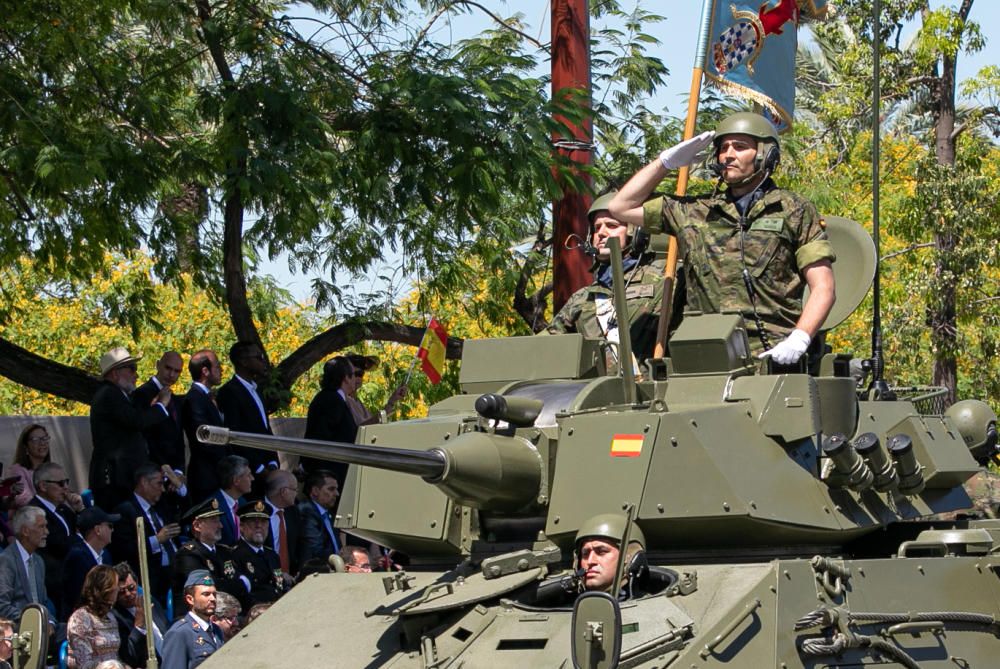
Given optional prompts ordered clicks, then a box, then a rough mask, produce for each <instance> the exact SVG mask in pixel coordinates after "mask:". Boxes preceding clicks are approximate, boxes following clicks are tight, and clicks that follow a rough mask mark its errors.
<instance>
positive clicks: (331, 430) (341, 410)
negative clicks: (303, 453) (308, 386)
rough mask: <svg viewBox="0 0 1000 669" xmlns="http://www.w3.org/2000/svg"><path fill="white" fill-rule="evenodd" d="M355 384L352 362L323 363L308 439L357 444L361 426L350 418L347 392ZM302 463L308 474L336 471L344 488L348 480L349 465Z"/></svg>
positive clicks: (311, 460)
mask: <svg viewBox="0 0 1000 669" xmlns="http://www.w3.org/2000/svg"><path fill="white" fill-rule="evenodd" d="M353 385H354V365H352V364H351V361H350V360H348V359H347V358H345V357H343V356H337V357H336V358H333V359H331V360H327V361H326V363H324V364H323V377H322V378H321V379H320V382H319V387H320V391H319V392H318V393H316V396H315V397H314V398H313V400H312V402H310V403H309V413H308V416H307V417H306V433H305V437H306V439H319V440H322V441H340V442H346V443H350V444H353V443H354V438H355V437H356V436H357V434H358V425H357V423H355V422H354V416H353V415H351V409H350V407H349V406H348V405H347V393H348V390H349V388H351V387H353ZM299 462H300V463H301V464H302V468H303V469H305V471H306V472H307V473H309V472H312V471H316V470H320V469H322V470H325V471H329V472H333V475H334V476H335V477H336V479H337V484H338V485H339V486H340V487H343V485H344V479H346V478H347V465H345V464H342V463H339V462H326V461H324V460H317V459H314V458H302V459H300V460H299Z"/></svg>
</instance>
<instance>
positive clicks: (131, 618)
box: [111, 562, 170, 667]
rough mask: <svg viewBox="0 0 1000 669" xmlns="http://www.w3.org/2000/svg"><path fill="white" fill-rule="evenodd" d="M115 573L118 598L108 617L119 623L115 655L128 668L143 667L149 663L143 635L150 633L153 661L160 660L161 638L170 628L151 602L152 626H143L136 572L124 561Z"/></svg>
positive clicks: (164, 617) (117, 565)
mask: <svg viewBox="0 0 1000 669" xmlns="http://www.w3.org/2000/svg"><path fill="white" fill-rule="evenodd" d="M115 572H116V573H117V574H118V599H117V600H115V606H114V608H112V609H111V615H113V616H114V618H115V622H116V623H118V638H119V639H120V640H121V645H120V646H119V648H118V656H119V657H120V658H121V659H122V661H124V662H125V663H126V664H127V665H129V666H130V667H145V666H146V663H147V661H148V660H149V652H148V650H147V645H146V635H147V634H149V633H150V631H152V633H153V648H154V651H155V653H156V659H157V660H158V661H162V655H163V635H164V634H166V633H167V630H168V629H170V623H169V621H167V616H166V614H164V612H163V609H162V608H160V605H159V603H158V602H157V601H156V600H155V599H154V600H153V624H152V625H148V624H146V617H145V614H144V613H143V611H142V601H141V600H140V599H139V588H138V584H137V583H136V579H135V573H134V572H133V571H132V568H131V567H129V566H128V563H126V562H119V563H118V564H116V565H115Z"/></svg>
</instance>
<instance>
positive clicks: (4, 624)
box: [0, 618, 14, 669]
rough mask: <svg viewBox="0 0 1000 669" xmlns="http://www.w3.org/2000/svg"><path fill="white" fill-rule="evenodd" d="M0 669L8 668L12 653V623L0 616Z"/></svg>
mask: <svg viewBox="0 0 1000 669" xmlns="http://www.w3.org/2000/svg"><path fill="white" fill-rule="evenodd" d="M0 635H2V636H0V669H10V661H11V657H13V655H14V645H13V644H12V643H11V641H12V638H13V636H14V623H13V622H11V621H10V620H6V619H4V618H0Z"/></svg>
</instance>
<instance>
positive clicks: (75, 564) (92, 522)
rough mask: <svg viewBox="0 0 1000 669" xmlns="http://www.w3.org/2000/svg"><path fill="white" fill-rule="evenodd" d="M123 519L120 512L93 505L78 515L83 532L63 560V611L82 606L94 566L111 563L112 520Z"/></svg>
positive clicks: (78, 524)
mask: <svg viewBox="0 0 1000 669" xmlns="http://www.w3.org/2000/svg"><path fill="white" fill-rule="evenodd" d="M120 519H121V516H119V515H118V514H112V515H108V514H106V513H104V511H102V510H101V509H100V508H98V507H96V506H92V507H90V508H89V509H84V510H83V511H81V512H80V515H79V516H77V519H76V528H77V530H78V531H79V532H80V534H82V535H83V541H77V542H76V543H75V545H74V546H73V547H72V548H70V549H69V553H67V554H66V560H65V561H64V562H63V593H62V594H63V611H73V610H74V609H76V608H77V607H78V606H80V594H81V593H82V591H83V582H84V580H85V579H86V577H87V574H88V573H89V572H90V570H91V569H93V568H94V567H96V566H97V565H99V564H106V565H110V564H111V552H110V551H108V550H107V548H108V544H110V543H111V532H112V529H111V524H112V523H115V522H117V521H118V520H120Z"/></svg>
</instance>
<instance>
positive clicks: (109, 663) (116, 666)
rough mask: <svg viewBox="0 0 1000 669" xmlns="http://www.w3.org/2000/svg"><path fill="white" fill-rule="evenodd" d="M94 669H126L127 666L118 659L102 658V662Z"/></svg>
mask: <svg viewBox="0 0 1000 669" xmlns="http://www.w3.org/2000/svg"><path fill="white" fill-rule="evenodd" d="M94 669H128V667H126V666H125V665H124V664H122V663H121V662H119V661H118V660H104V662H101V663H100V664H99V665H97V666H96V667H94Z"/></svg>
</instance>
